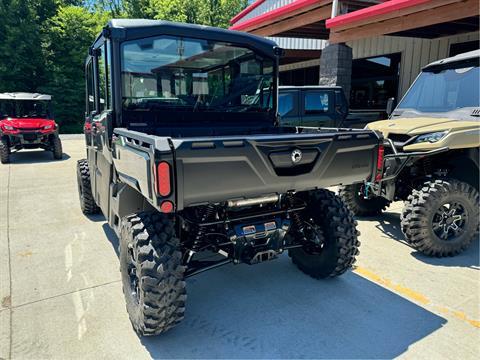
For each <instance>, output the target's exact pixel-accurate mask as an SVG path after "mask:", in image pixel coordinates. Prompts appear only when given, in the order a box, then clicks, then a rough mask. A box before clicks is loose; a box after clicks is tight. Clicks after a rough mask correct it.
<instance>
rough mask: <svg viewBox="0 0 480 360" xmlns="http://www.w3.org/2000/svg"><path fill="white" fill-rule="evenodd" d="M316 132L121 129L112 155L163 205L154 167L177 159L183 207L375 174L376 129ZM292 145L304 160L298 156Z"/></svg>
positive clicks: (177, 196) (176, 184) (131, 180)
mask: <svg viewBox="0 0 480 360" xmlns="http://www.w3.org/2000/svg"><path fill="white" fill-rule="evenodd" d="M310 131H311V132H310V133H307V134H301V133H300V134H283V135H256V136H255V135H252V136H225V137H220V136H219V137H210V138H182V139H175V138H170V137H161V136H152V135H145V134H144V133H139V132H136V131H130V130H126V129H115V135H116V137H117V140H116V141H115V144H114V149H113V150H114V152H113V162H114V164H115V168H116V169H117V172H118V175H119V177H120V179H121V180H122V181H123V182H125V183H128V184H130V186H132V187H133V188H135V189H136V190H138V191H139V192H140V193H141V194H143V195H144V196H145V197H146V198H147V199H149V201H150V202H151V203H152V204H153V205H157V203H156V195H155V194H156V192H155V178H154V176H153V175H151V174H154V171H151V170H152V169H155V168H156V166H157V164H158V163H159V162H161V161H170V159H172V161H173V163H172V164H173V167H174V169H175V171H173V172H172V176H173V179H172V182H173V183H172V188H173V189H175V191H174V193H172V194H171V196H172V197H173V200H174V203H175V204H176V209H177V210H181V209H183V208H185V207H189V206H193V205H200V204H203V203H208V202H222V201H227V200H232V199H239V198H251V197H255V196H260V195H265V194H272V193H275V194H283V193H286V192H288V191H296V190H302V191H304V190H308V189H316V188H325V187H329V186H334V185H340V184H350V183H354V182H359V181H363V180H366V179H367V178H368V177H369V176H370V175H371V174H372V171H373V169H374V164H375V161H376V159H375V155H376V152H375V151H374V150H375V147H377V146H378V144H379V137H378V135H377V134H376V133H375V132H373V131H368V130H358V131H333V130H329V131H322V130H317V131H316V132H313V131H312V130H310ZM296 150H299V151H296ZM294 151H295V154H296V155H297V156H299V157H300V158H299V159H295V160H294V159H292V156H293V155H294V154H293V152H294ZM155 155H156V156H155ZM294 161H295V162H294Z"/></svg>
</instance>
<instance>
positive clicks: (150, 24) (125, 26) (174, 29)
mask: <svg viewBox="0 0 480 360" xmlns="http://www.w3.org/2000/svg"><path fill="white" fill-rule="evenodd" d="M106 28H107V29H110V32H111V36H112V37H113V38H116V39H119V40H122V41H123V40H131V39H137V38H145V37H150V36H158V35H171V36H186V37H192V38H200V39H206V40H217V41H225V42H231V43H235V44H245V45H246V46H249V47H251V48H254V49H257V50H259V51H261V52H264V53H266V54H268V55H270V56H273V55H275V48H277V47H278V46H277V44H276V43H275V42H273V41H271V40H268V39H265V38H263V37H260V36H256V35H252V34H248V33H245V32H240V31H232V30H226V29H220V28H215V27H211V26H204V25H194V24H185V23H175V22H170V21H163V20H147V19H112V20H110V21H109V22H108V24H107V26H106Z"/></svg>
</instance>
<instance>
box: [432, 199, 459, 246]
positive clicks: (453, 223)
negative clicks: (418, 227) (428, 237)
mask: <svg viewBox="0 0 480 360" xmlns="http://www.w3.org/2000/svg"><path fill="white" fill-rule="evenodd" d="M467 220H468V212H467V210H466V209H465V206H463V204H462V203H460V202H458V201H451V202H447V203H444V204H443V205H442V206H440V207H439V208H438V210H437V211H436V212H435V214H434V215H433V221H432V228H433V232H434V233H435V235H436V236H437V237H438V238H439V239H441V240H443V241H448V242H451V241H455V240H456V239H458V238H459V237H461V236H462V235H463V234H464V233H465V228H466V226H467Z"/></svg>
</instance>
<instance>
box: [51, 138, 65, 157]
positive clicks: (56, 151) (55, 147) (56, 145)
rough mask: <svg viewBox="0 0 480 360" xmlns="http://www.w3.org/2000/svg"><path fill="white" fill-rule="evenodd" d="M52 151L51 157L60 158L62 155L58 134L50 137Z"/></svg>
mask: <svg viewBox="0 0 480 360" xmlns="http://www.w3.org/2000/svg"><path fill="white" fill-rule="evenodd" d="M52 152H53V158H54V159H56V160H60V159H61V158H62V156H63V150H62V142H61V140H60V137H59V136H58V134H57V135H54V136H53V137H52Z"/></svg>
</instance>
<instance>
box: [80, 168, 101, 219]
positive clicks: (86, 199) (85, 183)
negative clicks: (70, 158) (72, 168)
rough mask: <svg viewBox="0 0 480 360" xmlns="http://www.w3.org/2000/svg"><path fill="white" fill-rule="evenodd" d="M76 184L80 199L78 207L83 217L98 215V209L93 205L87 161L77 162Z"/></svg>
mask: <svg viewBox="0 0 480 360" xmlns="http://www.w3.org/2000/svg"><path fill="white" fill-rule="evenodd" d="M77 183H78V196H79V198H80V207H81V208H82V212H83V213H84V214H85V215H91V214H98V213H99V212H100V208H99V207H98V206H97V204H96V203H95V199H94V198H93V194H92V184H91V182H90V169H89V167H88V161H87V159H82V160H78V162H77Z"/></svg>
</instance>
